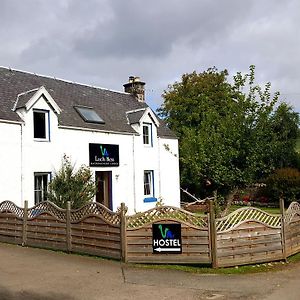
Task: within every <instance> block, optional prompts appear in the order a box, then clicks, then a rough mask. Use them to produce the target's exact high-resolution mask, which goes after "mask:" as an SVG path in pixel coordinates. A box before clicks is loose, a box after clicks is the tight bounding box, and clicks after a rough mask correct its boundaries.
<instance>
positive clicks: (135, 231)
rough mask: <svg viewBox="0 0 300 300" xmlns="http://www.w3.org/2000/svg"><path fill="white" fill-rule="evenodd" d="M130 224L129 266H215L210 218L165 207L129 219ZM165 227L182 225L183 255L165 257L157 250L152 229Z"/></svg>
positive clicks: (128, 242) (127, 231)
mask: <svg viewBox="0 0 300 300" xmlns="http://www.w3.org/2000/svg"><path fill="white" fill-rule="evenodd" d="M126 224H127V230H126V242H127V247H126V254H127V261H128V262H135V263H177V264H178V263H195V264H197V263H207V264H209V263H211V255H210V239H209V229H208V218H207V217H204V216H199V215H195V214H192V213H190V212H187V211H184V210H182V209H179V208H175V207H171V206H161V207H157V208H154V209H151V210H148V211H146V212H143V213H139V214H135V215H133V216H128V217H126ZM153 224H154V225H153ZM163 224H168V225H169V224H180V230H181V247H182V253H180V254H176V253H174V254H173V253H171V254H170V253H169V254H165V253H163V252H159V253H157V252H156V251H154V250H153V248H154V247H153V227H152V226H155V225H157V226H159V225H163Z"/></svg>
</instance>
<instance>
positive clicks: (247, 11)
mask: <svg viewBox="0 0 300 300" xmlns="http://www.w3.org/2000/svg"><path fill="white" fill-rule="evenodd" d="M299 12H300V3H299V2H298V1H297V0H289V1H280V0H264V1H259V0H249V1H240V0H226V1H217V0H201V1H199V0H186V1H181V0H164V1H159V0H153V1H139V0H128V1H123V0H85V1H80V0H58V1H55V5H54V4H53V2H52V1H47V0H26V1H17V0H2V1H0V39H1V48H0V65H3V66H10V67H13V68H19V69H23V70H26V71H31V72H36V73H42V74H45V75H50V76H56V77H60V78H65V79H69V80H74V81H79V82H83V83H88V84H94V85H98V86H103V87H107V88H112V89H118V90H122V84H123V83H124V82H125V81H126V80H127V79H128V76H129V75H140V76H141V77H142V79H143V80H145V81H146V83H147V85H146V89H147V95H148V99H149V100H150V104H152V106H154V107H157V106H158V105H159V104H160V103H161V101H162V100H161V98H160V94H161V93H162V91H163V89H166V88H167V85H168V83H173V82H174V81H175V80H176V79H179V78H180V76H181V75H182V74H183V73H186V72H191V71H193V70H196V71H198V72H202V71H204V70H205V69H207V68H208V67H211V66H216V67H217V68H218V69H220V70H221V69H224V68H226V69H228V70H229V72H230V74H231V75H234V73H235V72H236V71H242V72H245V71H247V70H248V67H249V65H250V64H254V65H256V66H257V68H256V70H257V79H258V81H259V82H261V83H262V84H264V83H265V82H267V81H271V83H272V86H273V89H274V90H279V91H281V93H282V94H283V98H284V99H285V100H287V101H288V102H290V103H292V104H293V105H294V106H295V107H296V109H297V110H298V111H299V112H300V88H299V84H298V83H299V82H300V71H299V67H298V66H299V63H300V59H299V53H300V36H299V33H298V28H299V27H300V18H299V14H300V13H299Z"/></svg>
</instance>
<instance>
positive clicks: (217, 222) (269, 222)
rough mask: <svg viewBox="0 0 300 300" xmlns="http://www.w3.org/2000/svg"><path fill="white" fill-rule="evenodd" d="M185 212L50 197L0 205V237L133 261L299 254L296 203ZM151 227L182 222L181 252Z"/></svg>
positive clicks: (223, 262)
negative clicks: (269, 208) (268, 208)
mask: <svg viewBox="0 0 300 300" xmlns="http://www.w3.org/2000/svg"><path fill="white" fill-rule="evenodd" d="M209 203H210V205H209V213H208V214H207V215H205V216H203V215H202V216H201V215H196V214H193V213H190V212H188V211H185V210H183V209H179V208H175V207H170V206H160V207H156V208H154V209H151V210H149V211H147V212H144V213H139V214H135V215H132V216H126V207H125V205H124V204H122V205H121V207H120V208H119V209H118V211H117V212H112V211H110V210H109V209H107V208H106V207H104V206H103V205H101V204H99V203H89V204H87V205H85V206H83V207H82V208H80V209H77V210H72V209H71V208H70V206H68V208H67V209H61V208H59V207H57V206H56V205H54V204H53V203H50V202H42V203H40V204H38V205H36V206H34V207H32V208H28V206H27V202H25V205H24V208H20V207H18V206H16V205H15V204H14V203H12V202H10V201H5V202H2V203H0V241H1V242H8V243H14V244H20V245H23V246H34V247H41V248H50V249H57V250H63V251H67V252H77V253H86V254H92V255H99V256H103V257H110V258H114V259H119V260H122V261H124V262H132V263H166V264H167V263H176V264H180V263H183V264H187V263H191V264H211V265H212V266H213V267H214V268H216V267H227V266H236V265H243V264H253V263H261V262H270V261H275V260H284V259H286V258H287V257H288V256H290V255H293V254H295V253H298V252H300V205H299V204H298V203H297V202H293V203H292V204H291V205H290V206H289V208H288V209H287V210H285V209H284V207H283V201H281V204H282V205H281V207H282V209H281V214H277V215H272V214H268V213H266V212H264V211H262V210H260V209H257V208H252V207H245V208H241V209H238V210H236V211H234V212H233V213H231V214H229V215H228V216H226V217H224V218H217V219H215V215H214V208H213V201H210V202H209ZM153 224H180V228H181V251H180V253H157V252H154V250H153V232H152V226H153Z"/></svg>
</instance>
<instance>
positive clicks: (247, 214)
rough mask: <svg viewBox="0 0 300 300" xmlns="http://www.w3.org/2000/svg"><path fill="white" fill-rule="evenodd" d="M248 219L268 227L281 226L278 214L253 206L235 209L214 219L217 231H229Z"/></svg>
mask: <svg viewBox="0 0 300 300" xmlns="http://www.w3.org/2000/svg"><path fill="white" fill-rule="evenodd" d="M249 221H254V222H258V223H262V224H264V225H265V226H267V227H270V228H280V226H281V216H280V215H274V214H269V213H267V212H265V211H263V210H261V209H258V208H254V207H247V208H240V209H237V210H236V211H234V212H232V213H231V214H229V215H228V216H226V217H224V218H220V219H216V229H217V232H224V231H229V230H232V229H234V228H235V227H238V226H239V225H241V224H243V223H245V222H249Z"/></svg>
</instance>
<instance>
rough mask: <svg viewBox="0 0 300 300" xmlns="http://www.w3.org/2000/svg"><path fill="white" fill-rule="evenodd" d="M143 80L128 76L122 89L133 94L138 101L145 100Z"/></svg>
mask: <svg viewBox="0 0 300 300" xmlns="http://www.w3.org/2000/svg"><path fill="white" fill-rule="evenodd" d="M144 85H145V82H142V81H141V79H140V77H137V76H129V80H128V83H125V84H123V86H124V91H125V92H126V93H130V94H132V95H134V96H135V98H136V99H137V100H138V101H139V102H145V89H144Z"/></svg>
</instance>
